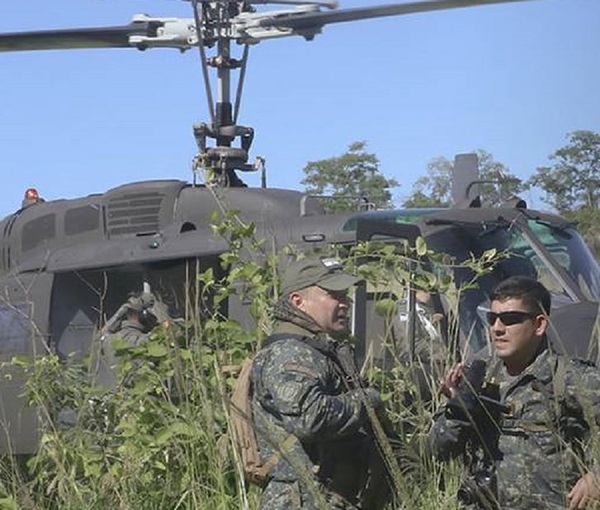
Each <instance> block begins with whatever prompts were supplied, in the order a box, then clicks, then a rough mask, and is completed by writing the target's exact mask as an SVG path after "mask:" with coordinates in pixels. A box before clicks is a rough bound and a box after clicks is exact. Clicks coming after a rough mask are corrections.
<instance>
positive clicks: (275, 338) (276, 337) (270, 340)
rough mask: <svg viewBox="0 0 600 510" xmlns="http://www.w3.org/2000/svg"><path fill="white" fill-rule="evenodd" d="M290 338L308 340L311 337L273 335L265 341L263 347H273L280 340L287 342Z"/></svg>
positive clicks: (284, 334)
mask: <svg viewBox="0 0 600 510" xmlns="http://www.w3.org/2000/svg"><path fill="white" fill-rule="evenodd" d="M288 338H293V339H294V340H303V341H304V340H308V338H309V337H307V336H304V335H298V334H296V333H273V334H272V335H269V336H268V337H267V338H265V339H264V341H263V347H268V346H269V345H273V344H274V343H276V342H279V341H280V340H287V339H288ZM311 347H312V346H311Z"/></svg>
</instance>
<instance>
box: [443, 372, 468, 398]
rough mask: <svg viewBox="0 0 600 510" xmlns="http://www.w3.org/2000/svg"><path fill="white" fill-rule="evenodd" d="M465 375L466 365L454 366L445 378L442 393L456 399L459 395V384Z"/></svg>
mask: <svg viewBox="0 0 600 510" xmlns="http://www.w3.org/2000/svg"><path fill="white" fill-rule="evenodd" d="M464 373H465V364H464V363H457V364H456V365H454V366H453V367H452V368H451V369H450V370H449V371H448V373H447V374H446V377H444V380H443V381H441V384H440V393H443V394H444V395H446V397H448V398H454V397H456V395H457V394H458V383H459V382H460V380H461V379H462V376H463V374H464Z"/></svg>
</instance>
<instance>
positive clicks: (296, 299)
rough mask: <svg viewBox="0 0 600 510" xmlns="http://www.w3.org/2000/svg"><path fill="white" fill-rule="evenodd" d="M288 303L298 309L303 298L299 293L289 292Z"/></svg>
mask: <svg viewBox="0 0 600 510" xmlns="http://www.w3.org/2000/svg"><path fill="white" fill-rule="evenodd" d="M288 300H289V302H290V303H291V304H292V305H294V306H295V307H296V308H300V306H301V305H302V303H303V302H304V297H303V296H302V294H301V293H300V292H290V295H289V296H288Z"/></svg>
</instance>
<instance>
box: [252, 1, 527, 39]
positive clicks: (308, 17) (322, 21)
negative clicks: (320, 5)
mask: <svg viewBox="0 0 600 510" xmlns="http://www.w3.org/2000/svg"><path fill="white" fill-rule="evenodd" d="M526 1H531V0H419V1H416V2H404V3H399V4H389V5H377V6H373V7H357V8H355V9H341V10H339V11H331V12H309V13H300V14H297V15H295V14H294V15H291V16H289V17H288V18H286V17H277V18H271V19H262V20H260V21H259V25H260V26H262V27H265V28H267V27H276V28H287V29H292V30H300V31H301V30H309V31H310V30H315V29H318V28H320V27H322V26H324V25H328V24H331V23H344V22H347V21H359V20H363V19H371V18H383V17H386V16H400V15H403V14H417V13H421V12H430V11H440V10H446V9H459V8H462V7H475V6H478V5H491V4H502V3H517V2H526Z"/></svg>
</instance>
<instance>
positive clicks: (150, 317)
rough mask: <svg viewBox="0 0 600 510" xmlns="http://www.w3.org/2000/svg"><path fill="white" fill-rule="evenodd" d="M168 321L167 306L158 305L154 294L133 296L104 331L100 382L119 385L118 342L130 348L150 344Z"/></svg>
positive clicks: (99, 365) (100, 355)
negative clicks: (116, 374) (115, 346)
mask: <svg viewBox="0 0 600 510" xmlns="http://www.w3.org/2000/svg"><path fill="white" fill-rule="evenodd" d="M168 322H169V315H168V313H167V310H166V307H165V305H164V304H163V303H160V302H158V301H157V300H156V298H155V297H154V295H153V294H151V293H149V292H143V293H141V294H134V295H132V296H130V297H129V298H128V299H127V301H126V302H125V303H124V304H123V305H121V307H120V308H119V309H118V310H117V311H116V312H115V314H114V315H113V316H112V317H111V318H110V319H109V320H108V321H107V323H106V325H105V326H104V328H103V329H102V336H101V337H100V353H99V362H98V365H97V367H96V368H95V372H96V380H97V381H98V382H99V383H100V384H103V385H106V386H109V387H111V386H114V385H115V370H114V369H115V365H116V362H117V360H116V355H115V352H114V346H113V342H114V340H115V339H117V338H120V339H122V340H124V341H125V343H126V345H127V346H128V347H137V346H139V345H142V344H144V343H146V342H147V341H148V338H149V336H150V334H151V333H152V331H153V330H154V328H155V327H156V326H158V325H159V324H163V325H164V324H167V323H168Z"/></svg>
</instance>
